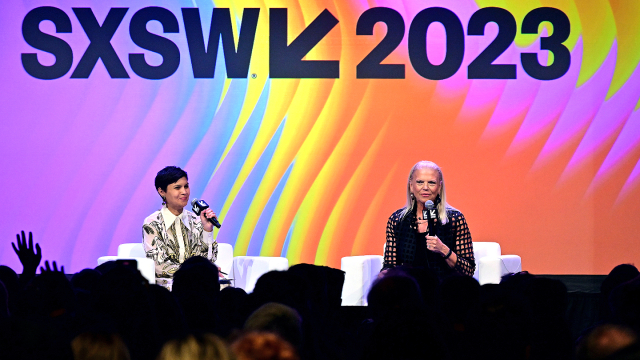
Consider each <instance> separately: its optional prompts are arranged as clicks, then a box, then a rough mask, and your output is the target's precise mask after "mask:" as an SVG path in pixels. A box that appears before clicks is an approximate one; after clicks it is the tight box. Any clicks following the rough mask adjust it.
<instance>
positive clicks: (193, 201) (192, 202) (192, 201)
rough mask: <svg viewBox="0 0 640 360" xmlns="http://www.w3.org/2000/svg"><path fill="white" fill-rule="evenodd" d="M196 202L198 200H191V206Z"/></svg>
mask: <svg viewBox="0 0 640 360" xmlns="http://www.w3.org/2000/svg"><path fill="white" fill-rule="evenodd" d="M197 202H198V198H193V200H191V206H194V205H195V204H196V203H197Z"/></svg>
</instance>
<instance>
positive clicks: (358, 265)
mask: <svg viewBox="0 0 640 360" xmlns="http://www.w3.org/2000/svg"><path fill="white" fill-rule="evenodd" d="M383 260H384V258H383V257H382V256H381V255H363V256H345V257H343V258H342V260H341V262H340V269H341V270H342V271H344V273H345V275H344V285H343V286H342V306H354V305H365V306H366V305H367V295H368V294H369V290H370V289H371V284H372V283H373V282H374V281H375V280H376V279H377V278H378V274H379V273H380V270H382V263H383Z"/></svg>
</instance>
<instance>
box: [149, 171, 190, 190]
mask: <svg viewBox="0 0 640 360" xmlns="http://www.w3.org/2000/svg"><path fill="white" fill-rule="evenodd" d="M182 178H187V180H189V177H188V176H187V172H186V171H184V170H182V169H180V168H179V167H177V166H167V167H166V168H164V169H162V170H160V171H158V175H156V190H158V188H160V189H162V191H167V186H169V185H171V184H173V183H175V182H178V180H180V179H182Z"/></svg>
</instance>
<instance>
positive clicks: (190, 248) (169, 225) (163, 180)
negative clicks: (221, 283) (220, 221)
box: [142, 166, 218, 290]
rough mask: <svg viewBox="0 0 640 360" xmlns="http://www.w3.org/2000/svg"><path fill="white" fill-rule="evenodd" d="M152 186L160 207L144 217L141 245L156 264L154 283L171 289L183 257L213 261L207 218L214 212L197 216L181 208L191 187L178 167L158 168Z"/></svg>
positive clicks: (214, 244)
mask: <svg viewBox="0 0 640 360" xmlns="http://www.w3.org/2000/svg"><path fill="white" fill-rule="evenodd" d="M155 186H156V190H157V191H158V194H159V195H160V197H161V198H162V209H160V210H158V211H156V212H154V213H153V214H151V215H149V216H148V217H147V218H146V219H144V224H143V225H142V244H143V246H144V251H145V252H146V254H147V257H148V258H150V259H153V261H155V263H156V283H157V284H159V285H162V286H164V287H166V288H168V289H169V290H171V285H172V283H173V274H174V273H175V272H176V270H178V268H179V267H180V264H182V263H183V262H184V261H185V260H186V259H188V258H190V257H192V256H197V255H199V256H203V257H206V258H207V259H209V260H210V261H211V262H215V261H216V259H217V257H218V243H217V242H216V241H215V240H214V239H213V232H212V231H213V224H212V223H211V222H210V221H209V220H207V219H208V218H214V217H216V214H214V212H213V211H212V210H211V209H206V210H204V211H202V212H201V213H200V216H199V217H198V216H197V215H196V214H194V213H193V212H191V211H189V210H185V209H184V207H185V206H187V204H188V203H189V196H190V195H191V190H190V189H189V181H188V178H187V173H186V172H185V171H184V170H182V169H180V168H179V167H175V166H167V167H165V168H164V169H162V170H160V171H159V172H158V175H157V176H156V180H155Z"/></svg>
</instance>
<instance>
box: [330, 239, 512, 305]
mask: <svg viewBox="0 0 640 360" xmlns="http://www.w3.org/2000/svg"><path fill="white" fill-rule="evenodd" d="M473 254H474V257H475V261H476V270H475V273H474V274H473V278H474V279H476V280H478V282H479V283H480V285H484V284H498V283H500V280H501V279H502V276H503V275H506V274H510V273H511V274H513V273H517V272H519V271H522V263H521V262H522V261H521V259H520V256H518V255H502V253H501V250H500V244H498V243H496V242H474V243H473ZM382 263H383V257H382V256H381V255H364V256H346V257H343V258H342V261H341V264H340V269H341V270H342V271H344V272H345V277H344V286H343V287H342V305H343V306H348V305H364V306H366V305H367V295H368V294H369V290H370V289H371V285H372V283H373V281H374V280H375V279H376V278H377V276H378V273H379V272H380V270H382Z"/></svg>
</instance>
